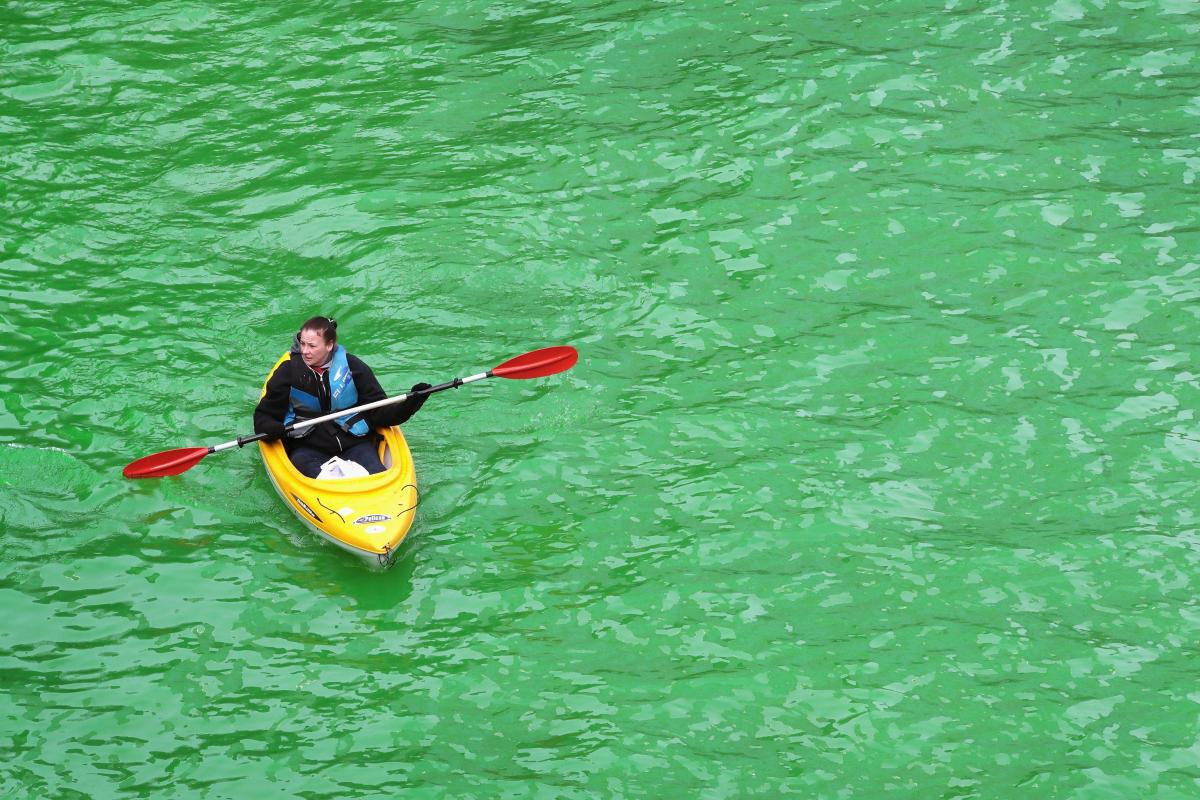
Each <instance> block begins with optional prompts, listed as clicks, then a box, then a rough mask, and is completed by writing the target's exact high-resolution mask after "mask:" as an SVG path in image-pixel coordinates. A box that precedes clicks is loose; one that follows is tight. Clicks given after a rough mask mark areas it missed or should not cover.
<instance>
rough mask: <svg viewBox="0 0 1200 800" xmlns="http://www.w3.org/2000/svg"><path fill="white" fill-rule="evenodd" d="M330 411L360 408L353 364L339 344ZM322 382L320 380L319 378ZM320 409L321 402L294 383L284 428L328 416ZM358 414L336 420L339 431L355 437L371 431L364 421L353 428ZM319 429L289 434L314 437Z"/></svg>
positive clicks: (331, 379) (332, 370)
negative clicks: (302, 421) (315, 431)
mask: <svg viewBox="0 0 1200 800" xmlns="http://www.w3.org/2000/svg"><path fill="white" fill-rule="evenodd" d="M300 365H302V367H301V368H303V369H310V367H308V365H307V364H304V362H303V361H301V362H300ZM327 374H328V375H329V393H330V399H329V405H330V408H329V411H340V410H341V409H343V408H353V407H354V406H355V405H357V404H358V389H356V388H355V386H354V376H353V375H351V374H350V364H349V363H348V362H347V361H346V348H344V347H342V346H341V345H340V344H339V345H338V346H337V347H336V348H334V351H333V358H332V360H331V361H330V362H329V371H328V373H327ZM318 380H319V378H318ZM329 411H325V410H324V409H323V408H321V400H320V398H318V397H314V396H313V395H311V394H309V393H308V392H305V391H302V390H300V389H297V388H296V386H295V384H294V382H293V385H292V394H291V398H290V401H289V404H288V410H287V415H286V416H285V417H284V419H283V424H284V425H290V424H291V423H292V422H293V421H295V420H306V419H312V418H313V417H320V416H324V415H325V414H328V413H329ZM357 416H358V415H357V414H346V415H344V416H341V417H338V418H337V419H335V420H334V422H336V423H337V424H338V427H339V428H341V429H342V430H344V431H346V432H347V433H350V434H353V435H354V436H366V435H367V434H368V433H369V432H370V430H371V427H370V426H369V425H367V423H366V420H364V419H362V418H361V417H360V418H358V419H356V420H355V421H354V422H353V424H351V422H350V420H351V419H353V418H354V417H357ZM315 427H316V426H309V427H307V428H304V429H303V430H299V431H289V432H288V435H289V436H292V437H294V438H297V439H299V438H303V437H305V436H307V435H308V434H310V433H312V431H313V428H315Z"/></svg>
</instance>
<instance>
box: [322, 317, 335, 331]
mask: <svg viewBox="0 0 1200 800" xmlns="http://www.w3.org/2000/svg"><path fill="white" fill-rule="evenodd" d="M325 319H327V320H329V327H331V328H333V329H334V330H335V331H336V330H337V320H336V319H334V318H333V317H326V318H325Z"/></svg>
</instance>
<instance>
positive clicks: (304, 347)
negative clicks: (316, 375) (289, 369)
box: [300, 329, 333, 367]
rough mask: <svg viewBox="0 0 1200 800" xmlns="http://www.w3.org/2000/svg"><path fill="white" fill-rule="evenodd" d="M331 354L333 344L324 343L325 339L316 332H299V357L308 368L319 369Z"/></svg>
mask: <svg viewBox="0 0 1200 800" xmlns="http://www.w3.org/2000/svg"><path fill="white" fill-rule="evenodd" d="M332 352H333V342H328V343H326V341H325V337H324V336H322V335H321V333H320V332H318V331H313V330H308V329H305V330H302V331H300V357H301V358H303V359H304V363H305V364H308V365H309V366H310V367H319V366H321V365H322V364H324V363H325V362H326V361H328V360H329V354H330V353H332Z"/></svg>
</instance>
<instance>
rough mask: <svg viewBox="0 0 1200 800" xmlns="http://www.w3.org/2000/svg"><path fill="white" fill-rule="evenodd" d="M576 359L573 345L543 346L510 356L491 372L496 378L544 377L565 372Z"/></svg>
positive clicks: (576, 355) (573, 364)
mask: <svg viewBox="0 0 1200 800" xmlns="http://www.w3.org/2000/svg"><path fill="white" fill-rule="evenodd" d="M578 360H579V353H577V352H575V348H574V347H568V346H567V345H563V346H561V347H544V348H542V349H541V350H534V351H533V352H532V353H526V354H525V355H523V356H517V357H516V358H510V359H509V360H508V361H505V362H504V363H503V364H501V365H500V366H498V367H496V368H495V369H494V370H492V374H493V375H495V376H496V377H497V378H518V379H524V378H544V377H546V376H547V375H555V374H557V373H559V372H566V371H567V370H569V369H570V368H571V367H573V366H575V362H576V361H578Z"/></svg>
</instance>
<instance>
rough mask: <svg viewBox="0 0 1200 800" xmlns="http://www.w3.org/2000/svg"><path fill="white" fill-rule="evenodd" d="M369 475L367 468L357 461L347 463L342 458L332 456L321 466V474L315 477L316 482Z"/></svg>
mask: <svg viewBox="0 0 1200 800" xmlns="http://www.w3.org/2000/svg"><path fill="white" fill-rule="evenodd" d="M369 474H370V473H369V472H367V468H366V467H364V466H363V465H362V464H359V463H358V462H357V461H347V460H346V459H344V458H340V457H338V456H334V457H333V458H331V459H329V460H328V461H326V462H325V463H324V464H322V465H321V474H320V475H318V476H317V480H330V479H334V480H336V479H339V478H361V477H363V476H365V475H369Z"/></svg>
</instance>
